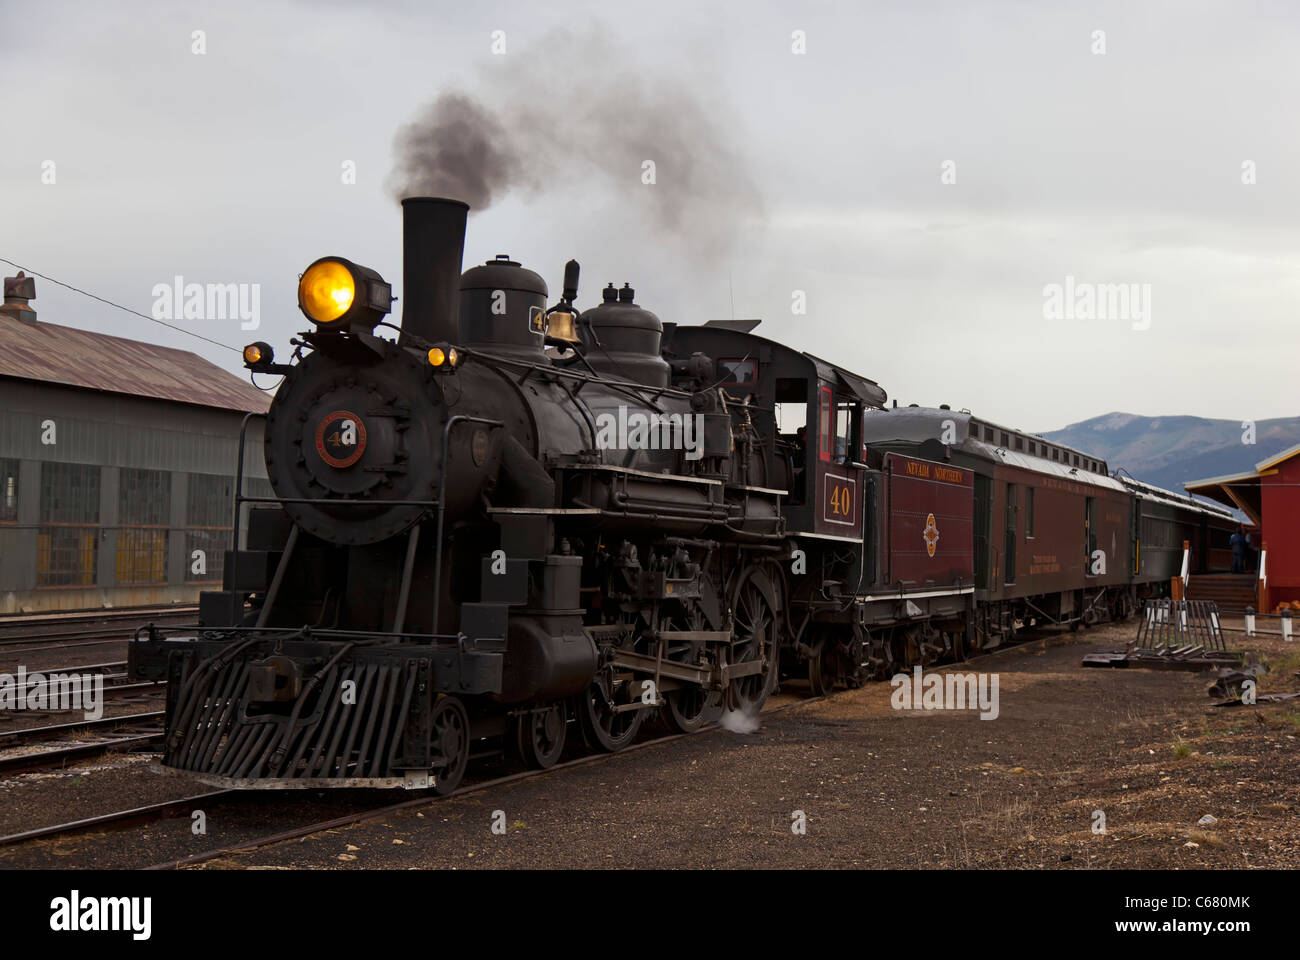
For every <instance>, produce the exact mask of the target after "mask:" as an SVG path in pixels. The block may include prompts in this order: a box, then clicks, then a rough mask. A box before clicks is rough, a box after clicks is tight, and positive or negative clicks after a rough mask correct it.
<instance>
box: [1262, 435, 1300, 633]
mask: <svg viewBox="0 0 1300 960" xmlns="http://www.w3.org/2000/svg"><path fill="white" fill-rule="evenodd" d="M1260 509H1261V512H1262V513H1263V515H1264V516H1263V519H1264V535H1263V539H1264V542H1265V543H1266V544H1267V545H1268V559H1267V561H1266V563H1267V565H1266V567H1265V574H1266V576H1267V578H1268V605H1269V608H1270V609H1272V608H1273V607H1276V606H1277V604H1278V603H1280V602H1282V601H1284V600H1300V455H1298V456H1294V457H1292V458H1291V459H1290V460H1286V461H1284V462H1282V463H1281V464H1279V465H1278V467H1277V473H1275V474H1272V475H1271V476H1265V477H1261V478H1260Z"/></svg>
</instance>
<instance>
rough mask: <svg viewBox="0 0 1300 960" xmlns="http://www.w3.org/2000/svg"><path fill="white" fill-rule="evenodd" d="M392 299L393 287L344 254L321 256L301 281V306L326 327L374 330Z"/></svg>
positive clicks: (299, 304)
mask: <svg viewBox="0 0 1300 960" xmlns="http://www.w3.org/2000/svg"><path fill="white" fill-rule="evenodd" d="M392 302H393V288H392V286H391V285H389V284H388V283H387V282H386V281H385V280H384V278H383V277H381V276H380V275H379V274H378V273H377V272H375V271H374V270H371V269H370V268H369V267H363V266H361V265H360V264H356V263H353V262H352V261H351V260H345V259H344V258H342V257H322V258H321V259H319V260H317V261H316V262H315V263H313V264H312V265H311V266H309V267H308V268H307V269H306V271H304V272H303V275H302V279H301V280H299V281H298V306H299V308H300V309H301V310H302V312H303V313H305V314H306V315H307V318H308V319H309V320H311V321H312V322H313V323H315V324H317V325H318V326H320V327H322V328H323V329H326V330H339V329H342V328H344V327H354V326H355V327H363V328H364V329H366V330H370V329H372V328H373V327H374V326H375V324H377V323H378V322H379V321H380V320H381V319H383V316H384V314H386V313H388V311H389V309H390V307H391V306H392Z"/></svg>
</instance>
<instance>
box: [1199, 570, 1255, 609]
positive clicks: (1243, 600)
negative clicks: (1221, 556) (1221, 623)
mask: <svg viewBox="0 0 1300 960" xmlns="http://www.w3.org/2000/svg"><path fill="white" fill-rule="evenodd" d="M1256 576H1257V575H1256V574H1254V573H1200V574H1195V573H1194V574H1192V575H1191V576H1190V577H1189V578H1188V579H1187V594H1186V596H1187V599H1188V600H1209V601H1211V602H1213V603H1214V604H1215V605H1217V606H1218V608H1219V611H1220V612H1221V613H1241V612H1242V611H1243V610H1245V609H1246V608H1247V607H1254V606H1255V605H1256V600H1257V594H1256V592H1255V587H1256V580H1255V577H1256Z"/></svg>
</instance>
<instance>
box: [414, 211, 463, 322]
mask: <svg viewBox="0 0 1300 960" xmlns="http://www.w3.org/2000/svg"><path fill="white" fill-rule="evenodd" d="M467 216H469V204H467V203H462V202H461V201H460V200H444V199H441V198H439V197H407V198H406V199H404V200H403V201H402V335H401V337H400V338H399V339H398V342H399V343H401V344H402V345H404V346H405V345H408V344H410V338H411V336H412V335H414V336H417V337H420V338H422V339H424V340H426V341H428V342H429V343H436V342H437V341H439V340H447V341H450V342H452V343H455V342H456V340H457V339H458V329H457V319H456V318H457V306H458V300H459V297H460V265H461V258H462V257H463V256H464V253H465V218H466V217H467Z"/></svg>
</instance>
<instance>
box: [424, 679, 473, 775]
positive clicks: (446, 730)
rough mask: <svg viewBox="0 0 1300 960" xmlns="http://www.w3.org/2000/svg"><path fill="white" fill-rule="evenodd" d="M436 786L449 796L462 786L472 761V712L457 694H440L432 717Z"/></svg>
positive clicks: (431, 735) (430, 733) (432, 745)
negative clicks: (463, 778)
mask: <svg viewBox="0 0 1300 960" xmlns="http://www.w3.org/2000/svg"><path fill="white" fill-rule="evenodd" d="M429 728H430V729H429V745H430V746H431V748H432V750H433V769H432V771H431V772H432V774H433V789H434V792H435V793H438V794H441V795H443V796H446V795H447V794H449V793H451V792H452V791H453V790H455V789H456V788H457V787H458V786H460V781H461V778H462V777H464V776H465V768H466V767H467V766H468V765H469V714H467V713H466V712H465V706H464V704H462V703H461V702H460V701H459V700H457V699H456V698H455V697H446V696H444V697H439V698H438V702H437V703H435V704H434V705H433V716H432V717H431V718H430V721H429Z"/></svg>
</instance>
